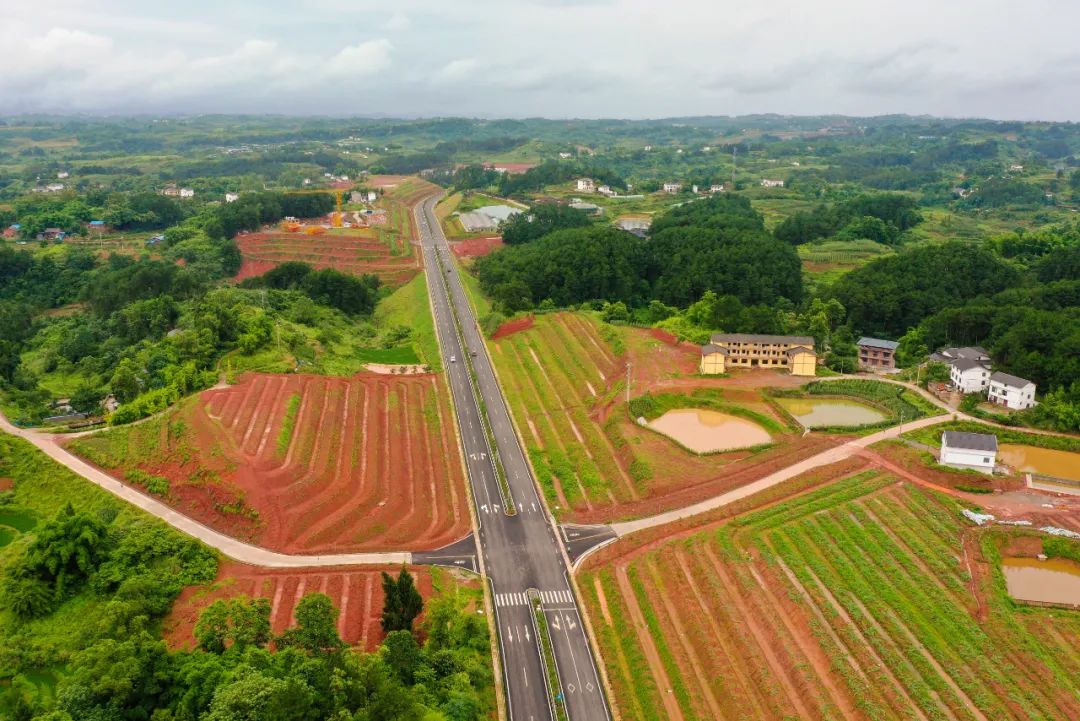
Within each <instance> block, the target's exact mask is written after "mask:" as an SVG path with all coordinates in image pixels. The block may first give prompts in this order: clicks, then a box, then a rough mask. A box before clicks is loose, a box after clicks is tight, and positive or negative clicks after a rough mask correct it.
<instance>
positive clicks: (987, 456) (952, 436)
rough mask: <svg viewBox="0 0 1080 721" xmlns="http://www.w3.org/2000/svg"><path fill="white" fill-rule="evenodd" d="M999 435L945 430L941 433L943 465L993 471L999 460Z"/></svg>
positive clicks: (985, 471)
mask: <svg viewBox="0 0 1080 721" xmlns="http://www.w3.org/2000/svg"><path fill="white" fill-rule="evenodd" d="M997 448H998V443H997V436H994V435H990V434H989V433H963V432H961V431H945V432H943V433H942V434H941V454H940V456H939V458H938V460H939V461H940V463H941V464H942V465H943V466H949V467H951V468H965V469H971V470H975V471H981V472H983V473H993V472H994V464H995V463H996V462H997Z"/></svg>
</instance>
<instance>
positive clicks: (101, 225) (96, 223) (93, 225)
mask: <svg viewBox="0 0 1080 721" xmlns="http://www.w3.org/2000/svg"><path fill="white" fill-rule="evenodd" d="M86 228H87V230H91V231H93V232H95V233H98V234H102V235H103V234H105V233H108V232H109V230H110V228H109V226H107V225H105V221H104V220H91V221H90V222H89V223H87V224H86Z"/></svg>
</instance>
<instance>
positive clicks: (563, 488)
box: [490, 313, 836, 523]
mask: <svg viewBox="0 0 1080 721" xmlns="http://www.w3.org/2000/svg"><path fill="white" fill-rule="evenodd" d="M508 325H509V324H508ZM519 327H520V330H517V331H516V332H511V333H508V334H506V335H503V333H502V331H500V332H499V333H496V334H495V336H494V338H493V340H491V341H490V343H491V355H492V358H493V360H494V362H495V365H496V368H497V370H498V372H499V377H500V379H501V381H502V384H503V389H504V391H505V392H506V394H507V398H508V401H509V403H510V407H511V411H512V413H513V414H514V418H515V420H516V422H517V426H518V429H519V430H520V432H521V434H522V438H523V440H524V443H525V447H526V450H527V452H528V453H529V457H530V459H531V461H532V464H533V467H534V468H535V469H536V473H537V478H538V481H539V483H540V486H541V488H542V490H543V492H544V495H545V497H546V498H547V500H548V503H549V504H551V506H552V508H553V509H554V510H555V512H556V514H557V515H559V516H560V517H561V518H562V519H563V520H573V521H577V522H586V523H593V522H608V521H611V520H613V519H616V518H625V517H629V516H640V515H646V514H649V513H655V512H658V511H661V510H666V509H670V508H674V507H678V506H681V505H688V504H690V503H693V502H695V501H699V500H701V499H702V498H706V497H709V496H711V495H715V494H717V493H720V492H723V491H724V490H727V489H729V488H732V487H735V486H738V485H743V484H745V483H749V482H751V481H753V480H756V479H757V478H760V477H762V476H764V475H766V474H767V473H769V472H771V471H773V470H776V469H777V468H780V467H783V466H786V465H789V464H791V463H794V462H796V461H798V460H801V459H802V458H805V457H807V456H809V455H812V454H813V453H815V452H817V451H819V450H822V449H824V448H827V447H829V446H830V445H833V444H835V443H836V439H835V438H834V437H832V436H827V435H815V436H809V437H806V438H802V437H801V435H800V433H798V432H796V431H794V430H793V429H790V428H786V427H780V429H779V432H778V433H776V435H775V436H774V440H775V443H774V444H773V445H772V446H771V447H769V448H767V449H757V450H754V451H737V452H732V453H721V454H714V455H710V456H697V455H693V454H691V453H688V452H687V451H685V450H684V449H682V448H681V447H679V446H677V445H676V444H675V443H674V442H673V441H671V439H669V438H666V437H664V436H661V435H659V434H658V433H656V432H654V431H652V430H650V429H647V428H642V427H640V426H639V425H638V424H637V423H635V422H633V421H632V419H631V418H630V416H629V415H628V413H627V410H626V406H625V404H624V403H623V402H622V401H623V398H624V396H623V394H624V393H625V388H626V385H625V383H626V380H625V379H626V364H627V363H628V362H629V363H631V365H632V372H633V393H634V395H638V394H640V393H643V392H644V391H645V390H650V389H651V390H660V389H664V388H666V387H669V386H668V384H670V387H672V388H678V389H681V390H691V391H692V390H693V387H694V386H695V385H697V386H709V387H712V386H714V384H715V381H713V380H710V379H701V378H693V377H691V376H692V374H693V373H695V371H696V363H697V351H696V349H689V348H687V347H685V346H679V345H678V344H674V343H673V342H672V341H669V340H665V339H662V338H658V337H657V336H656V335H655V334H654V333H652V332H649V331H645V330H639V329H635V328H614V327H611V326H604V325H601V324H600V323H599V322H598V321H596V320H595V319H594V318H593V317H591V316H589V315H585V314H580V313H552V314H545V315H540V316H537V317H536V318H535V320H534V321H533V322H532V323H522V324H520V326H519ZM680 376H681V377H680ZM687 384H689V385H687ZM723 393H724V394H725V397H730V398H731V400H732V403H733V404H737V405H740V406H742V407H744V408H747V409H748V410H752V411H754V412H757V413H759V414H760V415H764V416H766V417H769V418H770V419H772V421H774V422H775V424H776V425H777V426H782V423H783V421H782V420H781V419H780V417H779V416H777V415H776V414H775V413H774V411H773V410H772V409H771V407H770V406H769V404H768V403H766V402H765V401H764V400H763V399H762V397H761V395H760V393H759V392H757V391H754V390H744V389H733V390H727V389H725V390H724V391H723Z"/></svg>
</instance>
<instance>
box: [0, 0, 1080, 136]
mask: <svg viewBox="0 0 1080 721" xmlns="http://www.w3.org/2000/svg"><path fill="white" fill-rule="evenodd" d="M0 3H4V4H5V5H10V6H12V7H5V8H4V16H5V18H4V22H3V23H2V24H0V47H2V48H3V53H0V112H20V111H36V110H50V111H64V110H78V111H98V112H131V111H150V112H167V111H188V110H201V111H222V112H230V111H243V112H259V111H263V110H270V111H275V112H281V111H285V112H288V111H290V110H292V111H296V110H303V111H304V112H312V113H318V112H332V113H350V112H355V113H371V112H378V113H387V114H395V113H396V114H412V113H432V114H438V113H448V112H454V113H462V114H478V115H488V116H506V115H515V116H522V115H534V114H541V115H547V116H559V117H567V116H577V117H590V116H593V117H595V116H604V117H611V116H631V117H642V116H646V117H661V116H665V115H678V114H699V113H724V114H728V113H746V112H769V111H772V112H785V113H819V112H846V113H853V114H874V113H882V112H910V113H936V114H952V115H988V116H992V117H1034V116H1037V115H1044V116H1045V117H1047V118H1049V119H1067V118H1068V119H1074V120H1080V73H1078V70H1077V62H1076V57H1075V56H1076V55H1077V53H1076V51H1074V50H1073V48H1074V47H1075V42H1074V37H1073V36H1074V28H1076V27H1078V26H1080V3H1067V2H1061V1H1060V0H952V2H949V3H944V4H942V3H940V1H939V0H905V2H899V0H896V1H894V2H876V3H867V2H865V0H815V2H813V3H807V2H805V0H772V2H769V3H739V4H731V3H717V2H715V0H665V2H662V3H658V2H656V1H655V0H514V1H512V2H506V0H458V1H457V2H455V3H437V4H433V3H430V2H429V1H428V0H395V2H394V4H393V5H392V6H391V7H392V10H388V9H387V4H386V3H384V2H380V1H378V0H312V1H311V3H304V4H303V5H302V6H301V5H300V4H297V3H295V2H285V1H284V0H260V1H259V2H255V1H254V0H246V1H245V0H237V1H236V2H230V3H214V4H211V3H194V4H192V5H191V6H185V7H184V8H179V9H178V8H177V7H176V6H169V7H165V6H160V7H159V6H158V5H157V4H154V3H146V2H145V0H50V2H49V3H47V4H30V3H16V2H14V1H13V0H7V2H6V3H5V0H0ZM928 19H932V21H928ZM391 38H392V42H391ZM463 48H467V50H463ZM466 83H467V84H469V86H470V87H473V86H475V87H476V88H479V89H480V90H481V91H482V92H476V93H467V94H464V93H461V92H460V86H461V85H462V84H466ZM343 85H344V86H346V87H348V88H355V87H357V86H358V85H362V87H363V89H364V93H363V94H362V95H359V94H350V93H347V92H345V93H343V92H342V86H343ZM297 97H303V98H304V100H303V102H302V103H297V102H295V100H294V98H297ZM1017 98H1022V102H1017Z"/></svg>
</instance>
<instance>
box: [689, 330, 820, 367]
mask: <svg viewBox="0 0 1080 721" xmlns="http://www.w3.org/2000/svg"><path fill="white" fill-rule="evenodd" d="M730 368H787V369H788V370H789V371H790V372H791V374H792V375H797V376H813V375H817V354H816V353H814V339H813V338H811V337H809V336H793V335H759V334H753V333H717V334H716V335H714V336H713V337H712V340H711V342H710V343H709V344H708V345H705V346H702V347H701V363H700V364H699V370H700V371H701V373H703V374H716V373H725V372H726V371H727V370H728V369H730Z"/></svg>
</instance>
